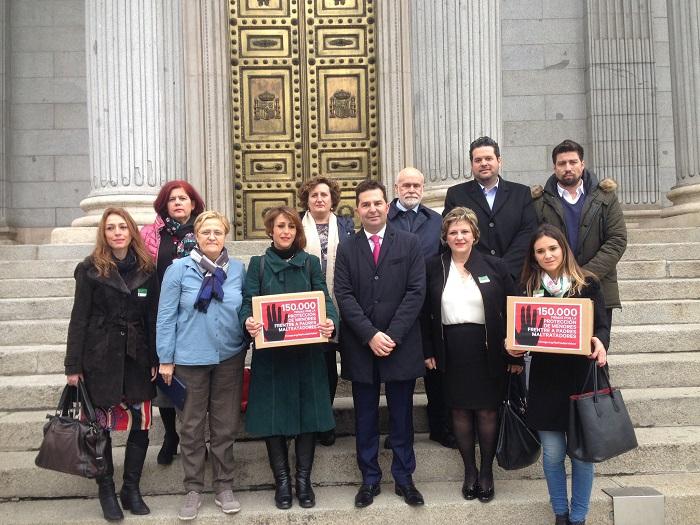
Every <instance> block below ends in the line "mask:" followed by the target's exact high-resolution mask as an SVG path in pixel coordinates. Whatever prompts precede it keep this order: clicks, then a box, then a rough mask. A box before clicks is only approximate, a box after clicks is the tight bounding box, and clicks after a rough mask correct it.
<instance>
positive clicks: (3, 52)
mask: <svg viewBox="0 0 700 525" xmlns="http://www.w3.org/2000/svg"><path fill="white" fill-rule="evenodd" d="M7 23H8V5H7V1H6V0H0V244H10V243H12V242H13V240H14V237H15V232H14V230H13V229H12V228H10V227H9V226H8V225H7V212H8V209H9V200H10V185H9V181H8V180H7V123H8V118H9V117H8V106H9V104H8V103H7V94H8V89H7V77H8V74H7V73H8V71H7V64H8V61H7V56H8V53H9V45H8V43H9V31H8V30H7Z"/></svg>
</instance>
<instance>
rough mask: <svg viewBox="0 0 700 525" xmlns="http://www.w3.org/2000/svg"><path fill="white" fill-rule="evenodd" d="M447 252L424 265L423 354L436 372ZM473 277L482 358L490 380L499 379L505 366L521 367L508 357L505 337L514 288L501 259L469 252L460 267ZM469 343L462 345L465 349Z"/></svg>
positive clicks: (441, 358) (441, 360)
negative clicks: (480, 310)
mask: <svg viewBox="0 0 700 525" xmlns="http://www.w3.org/2000/svg"><path fill="white" fill-rule="evenodd" d="M451 257H452V256H451V254H450V252H449V251H447V252H445V253H443V254H441V255H437V256H435V257H432V258H431V259H430V260H429V261H428V262H427V263H426V281H427V284H426V289H427V292H426V297H425V305H424V308H423V314H422V316H421V320H422V326H423V354H424V356H425V358H426V359H427V358H429V357H434V358H435V360H436V364H437V367H438V370H441V371H443V372H444V371H445V342H444V338H443V332H442V292H443V290H444V289H445V284H446V283H447V277H448V276H449V275H450V259H451ZM464 266H465V268H466V269H467V270H468V271H469V273H471V274H472V276H473V277H474V282H475V283H476V285H477V286H478V287H479V291H480V292H481V298H482V300H483V302H484V318H485V320H486V350H487V352H486V358H487V363H488V370H489V374H490V375H491V377H499V376H503V375H504V374H505V373H506V366H507V365H508V364H516V365H522V364H523V359H522V358H516V357H512V356H510V355H508V353H507V352H506V350H505V346H504V341H505V337H506V299H507V297H508V295H515V290H516V288H515V286H514V284H513V279H512V277H511V276H510V272H509V271H508V268H507V267H506V265H505V264H504V263H503V261H502V260H501V259H498V258H496V257H491V256H490V255H482V254H480V253H479V252H477V251H476V250H472V252H471V255H470V256H469V259H468V260H467V262H466V264H465V265H464ZM469 343H470V341H464V344H465V345H468V344H469Z"/></svg>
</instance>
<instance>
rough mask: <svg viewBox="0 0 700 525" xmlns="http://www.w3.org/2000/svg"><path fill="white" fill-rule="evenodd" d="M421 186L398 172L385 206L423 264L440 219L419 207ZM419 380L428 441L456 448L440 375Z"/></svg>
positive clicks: (435, 244) (415, 177)
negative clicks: (414, 242)
mask: <svg viewBox="0 0 700 525" xmlns="http://www.w3.org/2000/svg"><path fill="white" fill-rule="evenodd" d="M424 186H425V177H424V175H423V174H422V173H421V172H420V171H419V170H417V169H416V168H411V167H408V168H404V169H402V170H401V171H400V172H399V173H398V175H397V176H396V182H395V183H394V191H395V193H396V195H397V196H398V197H397V198H396V199H394V200H393V201H391V204H389V216H388V221H389V224H391V225H392V226H395V227H396V228H398V229H399V230H404V231H407V232H411V233H413V234H415V235H417V236H418V239H419V240H420V244H421V248H422V250H423V257H424V258H425V261H426V262H427V261H428V259H430V258H431V257H433V256H435V255H437V254H438V253H439V252H440V232H441V230H442V217H440V214H439V213H437V212H435V211H433V210H431V209H430V208H428V207H427V206H423V205H422V204H421V200H422V199H423V189H424ZM423 380H424V382H425V394H426V395H427V397H428V427H429V428H430V439H432V440H433V441H437V442H438V443H440V444H441V445H442V446H443V447H448V448H457V442H456V441H455V437H454V435H453V434H452V431H451V430H450V428H451V425H450V418H449V413H448V410H447V407H446V406H445V398H444V395H443V392H442V372H441V371H440V370H437V369H435V370H426V371H425V377H424V378H423ZM384 448H386V449H391V442H390V440H389V438H388V437H387V438H386V441H384Z"/></svg>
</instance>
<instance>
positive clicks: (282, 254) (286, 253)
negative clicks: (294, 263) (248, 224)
mask: <svg viewBox="0 0 700 525" xmlns="http://www.w3.org/2000/svg"><path fill="white" fill-rule="evenodd" d="M270 250H272V253H274V254H275V255H277V256H278V257H279V258H280V259H284V260H285V261H288V260H289V259H291V258H292V257H294V256H295V255H296V254H297V252H298V251H299V250H297V249H296V248H295V247H294V246H290V247H289V248H287V249H286V250H280V249H279V248H277V247H276V246H275V243H274V242H273V243H272V244H271V245H270Z"/></svg>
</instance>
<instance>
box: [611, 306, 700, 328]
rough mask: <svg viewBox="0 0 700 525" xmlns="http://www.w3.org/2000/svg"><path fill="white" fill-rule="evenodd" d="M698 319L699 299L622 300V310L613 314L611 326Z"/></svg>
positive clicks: (680, 322) (699, 311)
mask: <svg viewBox="0 0 700 525" xmlns="http://www.w3.org/2000/svg"><path fill="white" fill-rule="evenodd" d="M699 319H700V300H699V299H677V300H654V301H622V310H617V311H615V312H614V314H613V326H614V325H646V324H655V323H666V324H684V323H689V322H692V321H697V320H699Z"/></svg>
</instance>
